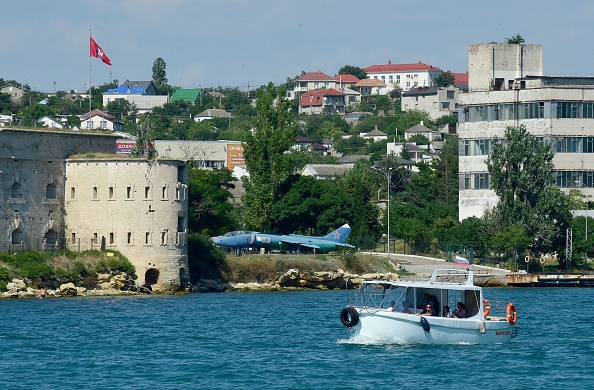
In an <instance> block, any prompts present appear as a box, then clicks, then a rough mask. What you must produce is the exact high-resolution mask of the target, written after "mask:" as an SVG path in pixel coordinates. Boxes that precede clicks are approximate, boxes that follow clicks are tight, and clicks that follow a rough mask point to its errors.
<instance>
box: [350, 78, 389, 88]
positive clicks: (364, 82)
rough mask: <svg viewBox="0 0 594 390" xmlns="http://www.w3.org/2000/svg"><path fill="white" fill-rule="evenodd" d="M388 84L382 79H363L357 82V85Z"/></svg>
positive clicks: (381, 85)
mask: <svg viewBox="0 0 594 390" xmlns="http://www.w3.org/2000/svg"><path fill="white" fill-rule="evenodd" d="M387 85H388V84H386V83H384V82H383V81H382V80H380V79H363V80H361V81H359V82H358V83H357V84H355V87H385V86H387Z"/></svg>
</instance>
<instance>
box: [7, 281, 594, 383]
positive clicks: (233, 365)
mask: <svg viewBox="0 0 594 390" xmlns="http://www.w3.org/2000/svg"><path fill="white" fill-rule="evenodd" d="M593 291H594V290H592V289H587V288H583V289H579V288H558V289H554V288H550V289H538V288H526V289H520V288H488V289H485V295H486V296H487V297H488V298H489V299H490V301H491V302H494V301H497V300H500V301H513V302H514V303H515V305H516V308H517V310H518V323H517V324H518V326H519V336H518V337H516V338H515V339H513V340H512V341H511V343H509V344H497V345H446V346H443V345H439V346H437V345H394V344H366V343H356V342H352V340H350V339H349V334H348V332H347V330H346V328H345V327H343V326H342V324H341V323H340V319H339V313H340V310H341V308H342V307H343V306H344V305H345V304H346V299H347V293H346V292H345V291H294V292H252V293H212V294H189V295H183V296H125V297H90V298H61V299H45V300H38V299H22V300H14V301H0V386H1V387H2V388H6V389H9V388H38V389H74V388H88V389H112V388H127V389H129V388H132V389H135V388H155V389H181V388H196V389H197V388H200V389H230V388H239V389H253V388H259V389H368V388H411V389H412V388H414V389H426V388H464V389H478V388H485V389H501V388H511V389H548V388H551V389H560V388H571V389H582V388H583V389H586V388H591V387H592V386H593V383H594V382H593V381H594V327H593V326H592V320H593V318H594V304H593V303H592V292H593Z"/></svg>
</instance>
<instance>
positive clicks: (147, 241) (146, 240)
mask: <svg viewBox="0 0 594 390" xmlns="http://www.w3.org/2000/svg"><path fill="white" fill-rule="evenodd" d="M150 242H151V232H145V233H144V243H145V244H146V245H149V244H150Z"/></svg>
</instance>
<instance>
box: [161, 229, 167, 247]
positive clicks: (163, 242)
mask: <svg viewBox="0 0 594 390" xmlns="http://www.w3.org/2000/svg"><path fill="white" fill-rule="evenodd" d="M161 245H167V230H163V231H162V232H161Z"/></svg>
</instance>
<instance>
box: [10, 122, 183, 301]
mask: <svg viewBox="0 0 594 390" xmlns="http://www.w3.org/2000/svg"><path fill="white" fill-rule="evenodd" d="M117 138H118V137H117V136H114V135H111V134H101V133H94V132H93V133H85V132H64V131H48V130H16V129H5V128H2V129H0V205H2V206H1V207H0V250H2V251H22V250H39V251H42V250H48V249H53V248H64V247H68V248H70V249H71V250H86V249H101V248H104V249H115V250H118V251H120V252H121V253H122V254H124V255H125V256H126V257H127V258H128V259H129V260H130V262H131V263H132V264H133V265H134V266H135V267H136V272H137V275H138V280H137V283H138V284H141V285H142V284H151V285H156V286H157V287H159V288H161V289H164V290H177V289H180V288H184V287H186V286H188V285H189V274H188V256H187V225H188V222H187V210H188V206H187V205H188V199H187V194H188V191H187V182H188V172H187V166H186V164H185V163H184V162H183V161H179V160H157V161H151V162H149V161H146V160H144V159H131V158H127V157H117V156H116V155H115V154H114V152H115V145H116V139H117ZM92 153H101V154H111V155H113V157H112V158H90V157H81V158H74V159H71V158H69V157H70V156H73V155H77V154H79V155H83V154H84V155H85V156H89V155H90V154H92Z"/></svg>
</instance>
